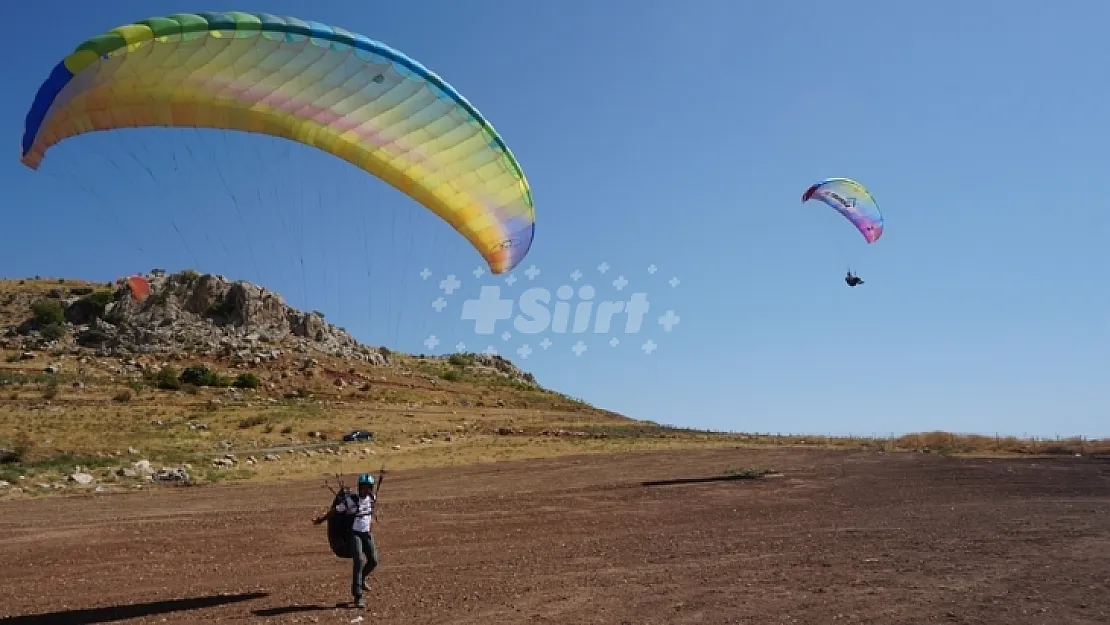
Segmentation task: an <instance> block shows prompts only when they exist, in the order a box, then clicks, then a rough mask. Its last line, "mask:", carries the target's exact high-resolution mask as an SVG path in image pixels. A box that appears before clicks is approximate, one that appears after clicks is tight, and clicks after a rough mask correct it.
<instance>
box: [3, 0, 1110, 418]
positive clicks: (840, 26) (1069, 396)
mask: <svg viewBox="0 0 1110 625" xmlns="http://www.w3.org/2000/svg"><path fill="white" fill-rule="evenodd" d="M198 10H244V11H257V12H270V13H275V14H286V15H294V16H297V17H300V18H302V19H311V20H317V21H321V22H324V23H331V24H336V25H340V26H343V27H345V28H347V29H348V30H351V31H355V32H361V33H363V34H366V35H367V36H369V37H370V38H372V39H376V40H379V41H382V42H385V43H387V44H389V45H391V46H393V47H395V48H397V49H399V50H401V51H403V52H405V53H407V54H409V55H410V56H412V57H414V58H416V59H417V60H419V61H420V62H422V63H423V64H425V65H426V66H428V67H429V68H430V69H432V70H433V71H435V72H437V73H439V74H440V75H441V76H443V77H444V78H445V79H446V80H447V81H448V82H450V83H451V84H453V85H454V86H455V87H456V88H457V89H458V90H459V91H460V92H461V93H462V94H463V95H464V96H466V97H467V98H468V99H470V101H471V102H472V103H474V104H475V105H476V106H477V107H478V108H479V109H480V110H481V111H482V112H483V113H484V114H485V115H486V116H487V117H488V118H489V119H490V120H491V121H492V122H493V124H494V125H495V127H496V128H497V129H498V131H499V132H500V133H501V134H502V135H503V136H504V137H505V139H506V141H507V142H508V144H509V146H510V147H511V148H512V149H513V151H514V152H515V154H516V156H517V157H518V159H519V160H520V162H521V163H522V165H523V167H524V170H525V173H526V175H527V176H528V178H529V181H530V183H531V185H532V188H533V190H534V193H535V199H536V204H537V234H536V240H535V244H534V246H533V248H532V252H531V254H530V255H529V257H528V258H527V259H526V260H525V262H524V263H523V265H522V266H521V267H520V268H518V270H517V271H515V272H514V275H515V277H516V278H517V279H518V280H519V281H518V282H516V283H515V284H514V285H512V286H509V285H508V284H507V283H505V282H503V281H502V280H500V279H496V280H494V279H491V278H490V276H489V275H488V274H487V275H485V276H482V277H481V279H475V278H474V276H473V275H472V274H471V271H472V270H473V269H474V268H476V267H479V266H480V265H482V264H483V263H482V261H481V259H480V257H479V256H478V255H477V253H476V252H474V251H473V250H471V249H470V248H469V247H468V246H467V245H466V244H465V241H463V240H462V239H461V237H458V236H457V235H455V234H454V233H453V232H452V231H451V230H450V229H448V228H447V227H445V226H444V225H443V224H441V223H439V222H438V221H436V220H435V218H434V217H433V216H431V215H430V213H428V212H427V211H426V210H424V209H422V208H421V207H419V206H417V205H415V203H414V202H412V201H411V200H409V199H408V198H407V197H405V196H403V195H402V194H400V193H399V192H397V191H395V190H393V189H392V188H390V187H387V186H386V185H384V184H383V183H381V182H379V181H377V180H375V179H372V178H371V177H370V176H369V175H367V174H363V173H361V172H359V171H358V170H355V169H354V168H352V167H350V166H348V165H346V164H345V163H343V162H341V161H338V160H337V159H334V158H332V157H330V156H329V155H326V154H322V153H320V152H317V151H313V150H310V149H307V148H304V147H303V146H298V145H294V144H290V143H289V142H281V141H277V140H272V139H270V138H266V137H255V136H242V135H235V134H233V133H219V132H205V133H199V132H196V131H194V130H186V131H160V130H147V131H127V132H119V133H97V134H94V135H85V136H82V137H78V138H75V139H70V140H69V141H68V142H65V143H63V144H60V145H59V146H57V147H55V148H54V149H53V150H51V152H50V153H49V154H48V155H47V157H46V160H45V162H44V165H43V167H42V169H40V170H39V171H38V172H33V171H31V170H29V169H27V168H26V167H24V166H23V165H21V164H20V163H19V162H18V158H17V147H18V144H19V141H20V138H21V136H22V132H23V119H24V116H25V114H26V111H27V109H28V107H29V106H30V104H31V100H32V98H33V97H34V94H35V92H36V90H37V89H38V87H39V85H40V84H41V82H42V81H43V80H44V79H45V78H46V76H47V74H48V73H49V71H50V69H51V68H52V67H53V66H54V65H55V64H56V63H57V62H58V61H59V60H60V59H61V58H62V57H63V56H64V55H65V54H67V53H68V52H69V51H70V50H72V48H73V47H74V46H75V45H77V44H78V43H80V42H81V41H83V40H84V39H86V38H88V37H89V36H92V35H95V34H98V33H100V32H103V31H105V30H108V29H110V28H112V27H115V26H117V25H120V24H124V23H129V22H132V21H135V20H137V19H142V18H145V17H149V16H153V15H163V14H169V13H173V12H189V11H198ZM7 11H8V14H9V23H11V24H14V25H18V26H17V27H15V28H14V29H13V30H12V31H11V32H10V33H9V35H8V36H7V37H5V38H4V39H3V40H2V41H0V53H2V54H3V55H4V56H5V58H7V59H8V64H7V69H6V70H5V74H4V75H5V78H4V83H5V84H4V87H5V89H4V90H5V94H4V97H3V98H0V119H4V120H7V122H6V123H5V124H4V126H3V127H4V130H3V135H2V139H3V141H4V142H6V144H7V145H8V146H9V148H10V150H9V155H10V156H9V158H7V159H4V160H3V161H2V162H0V184H3V187H4V189H5V191H6V193H5V194H4V206H5V209H6V210H5V213H6V214H5V217H4V222H3V223H4V225H3V228H2V229H0V253H2V269H0V273H2V274H3V275H5V276H10V277H23V276H30V275H35V274H40V275H49V276H67V277H79V278H86V279H95V280H105V281H108V280H112V279H115V278H116V277H119V276H121V275H125V274H128V273H133V272H142V271H148V270H149V269H151V268H153V267H165V268H167V269H170V270H179V269H183V268H186V267H196V268H199V269H201V270H203V271H211V272H214V273H220V274H224V275H227V276H229V277H231V278H235V279H245V280H249V281H251V282H256V283H262V284H264V285H266V286H268V287H271V288H273V289H275V290H277V291H279V292H281V293H283V294H285V296H286V297H287V299H288V300H289V302H290V303H291V304H293V305H295V306H298V307H304V308H312V309H318V310H321V311H323V312H325V313H326V315H327V317H328V319H329V320H331V321H333V322H335V323H337V324H338V325H342V326H344V327H346V328H348V329H349V330H351V331H352V332H353V333H354V334H355V335H356V336H357V337H358V338H360V339H361V340H363V341H366V342H370V343H373V344H383V343H384V344H386V345H389V346H391V347H394V348H399V349H403V350H405V351H412V352H417V353H419V352H428V353H449V352H451V351H453V346H454V345H455V344H456V343H457V342H463V343H465V344H466V346H467V347H466V348H467V349H468V350H474V351H479V350H482V349H484V348H486V347H487V346H489V345H493V346H494V347H495V348H496V349H498V350H499V351H500V352H501V353H502V354H504V355H506V356H508V357H510V358H512V359H513V360H514V361H516V362H518V363H519V364H521V365H522V366H523V367H525V368H526V369H529V370H531V371H533V372H534V373H535V374H536V375H537V377H538V378H539V380H540V381H541V382H542V383H544V384H545V385H547V386H550V387H554V388H556V389H558V390H561V391H564V392H566V393H568V394H570V395H574V396H578V397H582V398H584V399H586V400H588V401H590V402H592V403H595V404H597V405H600V406H603V407H606V408H610V409H613V410H617V411H620V412H623V413H625V414H628V415H630V416H635V417H639V418H647V419H653V420H656V421H660V422H665V423H672V424H680V425H690V426H696V427H703V428H713V429H724V430H745V431H770V432H807V433H809V432H820V433H855V434H884V435H885V434H889V433H892V432H894V433H899V432H906V431H920V430H928V429H948V430H954V431H963V432H971V431H974V432H985V433H994V432H998V433H1009V434H1016V435H1021V434H1037V435H1049V436H1051V435H1056V434H1059V435H1074V434H1086V435H1090V436H1106V435H1110V383H1108V382H1110V353H1108V350H1107V347H1108V345H1110V332H1108V329H1110V311H1108V304H1110V285H1108V283H1107V275H1108V269H1110V246H1108V241H1110V216H1108V215H1110V211H1108V210H1107V202H1108V200H1107V199H1106V193H1105V192H1104V191H1103V189H1104V186H1105V180H1106V177H1107V174H1108V172H1110V152H1108V151H1107V149H1106V145H1107V144H1108V142H1110V141H1108V140H1110V124H1107V115H1108V111H1110V88H1108V87H1107V85H1108V84H1110V83H1108V82H1107V75H1108V74H1107V67H1108V65H1107V59H1110V38H1107V37H1106V36H1105V32H1104V25H1105V24H1106V23H1107V22H1108V21H1110V3H1106V2H1101V1H1097V0H1090V1H1082V0H1073V1H1070V2H1061V3H1034V2H1029V1H1027V0H1007V1H1001V0H998V1H988V0H982V1H980V2H971V3H968V2H957V1H955V0H949V1H943V2H933V3H926V4H922V3H906V2H888V1H882V0H874V1H869V2H864V1H852V2H840V3H828V2H820V1H817V0H814V1H806V2H802V1H798V0H787V1H783V2H771V3H765V2H763V3H757V2H751V1H738V0H719V1H717V0H696V1H693V2H688V3H683V2H674V1H669V0H653V1H649V0H644V1H638V2H627V1H617V0H605V1H585V0H581V1H579V0H560V1H559V2H552V3H512V4H511V3H507V2H505V0H473V1H468V2H454V1H446V0H442V1H437V2H432V1H411V2H391V3H381V2H365V1H363V2H326V3H306V2H303V1H301V0H297V1H293V0H266V1H259V0H240V1H239V2H238V3H237V4H236V5H228V6H226V7H220V6H212V5H203V6H202V5H198V4H196V3H189V2H171V1H161V0H159V1H150V0H143V1H141V2H140V1H123V0H115V1H113V2H103V3H92V4H90V3H79V2H71V1H69V0H64V1H63V0H40V1H37V2H26V3H13V4H12V5H11V6H10V7H8V8H7ZM833 176H846V177H851V178H855V179H857V180H860V181H861V182H863V183H864V184H865V185H867V186H868V188H869V189H870V190H871V191H872V193H873V194H874V195H875V196H876V198H877V200H878V202H879V206H880V208H881V209H882V210H883V212H884V214H885V216H886V232H885V234H884V236H883V238H882V239H881V240H880V241H879V242H878V243H876V244H875V245H872V246H867V245H866V244H865V243H864V241H863V239H862V237H860V236H859V234H858V233H857V232H856V231H855V230H854V229H852V228H851V226H850V224H848V222H847V221H845V220H843V219H841V218H840V217H839V216H837V215H836V214H835V213H833V211H832V210H831V209H829V208H827V207H825V206H824V205H820V204H816V203H810V204H806V205H804V206H803V205H801V204H800V197H801V194H802V192H803V191H804V190H805V189H806V187H808V186H809V185H810V184H812V183H814V182H816V181H818V180H820V179H823V178H826V177H833ZM225 181H226V182H225ZM602 262H605V263H608V265H609V266H610V267H611V269H610V270H609V271H608V272H607V273H606V274H601V273H599V271H598V270H597V269H596V267H597V266H598V265H599V264H601V263H602ZM848 263H851V264H852V267H853V268H854V269H856V270H857V271H858V272H859V273H860V275H861V276H862V277H863V278H864V279H865V280H866V284H865V285H864V286H862V287H860V288H857V289H849V288H848V287H847V286H846V285H845V284H844V282H843V280H842V277H843V274H844V271H845V269H846V268H847V265H848ZM532 264H534V265H535V266H536V267H537V268H539V270H540V274H539V275H538V276H536V277H535V279H534V280H533V281H532V284H526V283H527V282H528V280H527V278H525V277H524V275H523V270H524V269H525V268H526V267H528V266H529V265H532ZM650 265H654V266H656V267H657V268H658V271H657V272H656V273H654V274H651V273H648V271H647V268H648V267H649V266H650ZM424 268H428V269H429V270H430V271H431V274H432V277H430V278H429V279H428V280H422V279H421V277H420V276H419V275H418V274H419V273H420V271H421V270H422V269H424ZM576 269H577V270H580V271H581V272H582V274H583V277H582V278H581V280H580V281H579V282H577V283H575V282H573V281H571V279H570V277H569V276H570V274H571V272H573V271H575V270H576ZM448 274H453V275H455V276H456V277H457V278H458V279H459V281H460V282H461V283H462V284H461V286H460V288H459V289H458V291H456V292H454V293H453V295H452V296H451V297H447V298H446V299H447V300H448V301H449V304H450V305H449V307H448V308H446V309H444V310H443V311H441V312H436V310H435V309H433V308H432V306H431V302H432V301H433V300H435V299H436V297H438V295H441V294H442V293H441V292H439V291H437V284H438V282H439V280H441V279H442V278H444V277H445V276H446V275H448ZM618 275H623V276H625V277H626V279H627V281H628V282H629V286H628V287H627V288H626V289H625V290H624V291H622V292H619V293H618V292H617V291H616V290H615V289H614V288H613V287H612V285H611V282H612V280H613V279H615V278H616V277H617V276H618ZM673 277H677V278H678V279H679V282H678V285H677V286H675V287H672V286H670V285H669V284H668V283H667V282H668V281H669V280H670V279H671V278H673ZM587 283H589V284H591V285H592V286H595V287H596V289H597V291H598V293H599V295H598V297H597V298H596V299H612V298H616V297H617V296H620V295H627V294H628V293H631V292H635V291H639V292H644V293H646V294H647V297H648V299H649V301H650V302H651V310H650V312H649V313H648V315H647V316H646V317H645V324H644V327H643V328H642V329H641V330H640V332H639V333H638V334H636V335H623V334H620V333H610V334H605V335H597V334H588V335H586V336H584V337H577V336H575V337H572V336H568V335H558V334H553V333H547V334H544V335H543V336H537V335H533V336H522V335H520V333H517V332H514V333H513V335H512V336H511V337H510V338H508V339H502V338H501V337H500V336H499V334H500V328H499V329H498V335H494V336H487V337H479V336H476V335H475V334H474V332H473V328H472V327H468V326H467V325H466V324H465V323H464V322H462V321H460V320H459V310H460V306H461V299H462V298H463V297H473V296H476V295H477V293H478V289H479V287H480V286H481V285H494V284H499V285H501V286H502V290H503V292H505V293H516V294H519V293H520V292H521V291H522V290H523V288H524V287H526V286H543V287H545V288H548V289H551V290H554V289H555V288H556V287H558V286H560V285H562V284H574V285H575V286H576V287H577V286H580V285H582V284H587ZM666 310H673V311H674V312H675V314H676V315H678V316H679V317H680V323H679V324H678V325H677V326H674V327H672V330H671V331H670V332H665V331H663V329H662V328H661V327H660V326H659V325H658V324H657V323H656V322H655V320H656V318H657V317H659V316H660V315H662V314H663V313H664V312H665V311H666ZM508 329H510V330H511V328H508ZM429 335H435V336H436V337H437V339H438V340H439V341H440V342H439V344H437V345H436V347H435V348H433V349H429V348H427V347H425V346H424V345H423V344H422V342H423V341H424V340H425V339H426V338H427V337H428V336H429ZM614 336H615V337H617V338H619V339H620V343H619V344H618V345H617V346H615V347H614V346H611V345H610V344H609V343H608V341H609V339H610V338H613V337H614ZM543 337H548V338H549V339H550V340H551V345H550V347H549V348H548V349H547V350H543V349H542V348H540V347H539V341H540V340H541V339H542V338H543ZM579 338H582V340H584V341H585V342H586V343H587V344H588V350H587V351H586V352H584V353H582V354H581V355H577V356H576V355H575V353H574V352H572V351H571V349H570V348H571V346H572V345H573V343H574V342H575V341H577V340H579ZM648 339H651V340H652V341H654V343H655V344H657V345H658V349H656V350H655V351H654V352H653V353H651V354H650V355H645V354H644V353H643V352H642V351H641V350H640V349H639V347H640V345H641V344H642V343H644V342H645V341H647V340H648ZM523 343H529V344H530V346H531V347H532V348H533V349H534V353H532V354H531V355H530V357H529V358H528V359H526V360H524V359H521V358H519V357H518V356H517V355H516V354H515V353H514V352H515V350H516V349H518V348H519V347H520V346H521V345H522V344H523Z"/></svg>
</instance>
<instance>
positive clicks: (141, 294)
mask: <svg viewBox="0 0 1110 625" xmlns="http://www.w3.org/2000/svg"><path fill="white" fill-rule="evenodd" d="M127 289H128V290H129V291H131V297H133V298H135V301H137V302H145V301H146V298H148V297H150V282H148V281H147V279H146V278H144V277H142V276H131V277H129V278H128V279H127Z"/></svg>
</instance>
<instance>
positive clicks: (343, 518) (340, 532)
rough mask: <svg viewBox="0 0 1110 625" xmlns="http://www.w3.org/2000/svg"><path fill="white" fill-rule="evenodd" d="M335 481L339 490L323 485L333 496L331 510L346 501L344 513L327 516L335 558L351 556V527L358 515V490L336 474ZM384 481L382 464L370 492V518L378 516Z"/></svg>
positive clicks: (330, 543) (329, 541)
mask: <svg viewBox="0 0 1110 625" xmlns="http://www.w3.org/2000/svg"><path fill="white" fill-rule="evenodd" d="M335 477H336V481H337V482H338V483H339V490H336V489H334V488H332V487H331V486H330V485H329V484H328V483H327V482H324V486H325V487H327V489H328V490H330V491H331V492H332V494H333V495H334V497H333V498H332V501H331V507H332V510H335V507H336V506H338V505H339V503H340V502H342V501H346V502H347V512H346V513H344V514H332V515H331V516H330V517H328V546H329V547H331V552H332V553H334V554H335V557H337V558H345V559H350V558H351V538H352V534H353V533H352V529H353V527H354V524H355V519H356V518H357V517H358V516H359V515H358V491H357V490H356V491H352V490H351V489H350V488H348V487H347V485H346V484H344V483H343V480H342V478H340V477H339V476H338V475H336V476H335ZM383 481H385V466H384V465H383V466H382V468H381V471H380V472H379V473H378V480H377V483H376V484H374V490H373V492H371V493H370V501H371V502H372V504H373V507H372V508H371V509H370V518H371V519H375V520H376V519H377V518H378V505H377V504H378V492H379V491H380V490H381V489H382V482H383Z"/></svg>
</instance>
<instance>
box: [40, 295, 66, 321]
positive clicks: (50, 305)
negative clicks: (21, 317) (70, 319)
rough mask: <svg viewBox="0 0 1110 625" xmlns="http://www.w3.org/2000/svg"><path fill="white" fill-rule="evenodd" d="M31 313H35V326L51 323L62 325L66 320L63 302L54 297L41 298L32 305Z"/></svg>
mask: <svg viewBox="0 0 1110 625" xmlns="http://www.w3.org/2000/svg"><path fill="white" fill-rule="evenodd" d="M31 314H33V315H34V320H35V327H37V328H43V327H46V326H48V325H51V324H58V325H61V324H63V323H65V321H66V315H65V311H63V310H62V304H61V302H58V301H57V300H52V299H40V300H39V301H37V302H35V303H34V304H32V305H31Z"/></svg>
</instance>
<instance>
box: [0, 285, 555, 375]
mask: <svg viewBox="0 0 1110 625" xmlns="http://www.w3.org/2000/svg"><path fill="white" fill-rule="evenodd" d="M141 278H143V279H144V280H145V281H146V283H147V284H148V285H149V289H150V292H149V295H148V296H145V297H143V298H141V299H140V298H139V297H136V296H135V295H134V294H133V293H132V292H131V291H130V289H129V288H128V286H127V284H126V283H121V284H107V285H104V284H100V285H94V284H89V283H84V282H74V281H67V280H64V279H63V280H57V281H49V280H41V279H37V280H31V281H28V280H20V281H18V282H16V283H15V284H10V283H9V284H8V285H6V287H7V288H4V289H3V291H2V292H0V293H2V295H0V298H2V299H0V327H4V328H5V329H4V331H3V339H0V347H2V348H4V349H14V350H21V351H28V350H30V351H50V352H51V353H59V354H74V355H81V354H84V355H86V356H98V357H102V358H103V357H121V356H126V357H130V356H137V355H143V354H145V355H161V356H163V357H169V358H170V359H177V360H180V359H182V358H188V357H192V358H208V359H217V360H220V361H222V362H225V363H227V364H229V365H231V366H233V367H237V368H243V367H247V368H250V367H255V366H260V365H262V364H263V363H266V362H278V361H289V360H296V359H298V358H299V359H300V360H301V361H302V363H309V364H311V362H312V357H313V356H320V355H323V356H330V357H333V358H337V359H342V360H350V361H360V362H363V363H367V364H370V365H374V366H388V365H389V364H390V363H391V360H390V357H391V355H392V352H391V351H390V350H389V349H388V348H384V347H370V346H367V345H362V344H360V343H359V342H358V341H357V340H356V339H355V338H354V337H353V336H351V335H350V334H349V333H348V332H347V331H346V330H344V329H343V328H340V327H337V326H335V325H333V324H331V323H328V322H327V321H325V320H324V317H323V315H322V314H321V313H319V312H303V311H300V310H296V309H294V308H292V307H290V306H289V305H287V304H286V303H285V300H284V299H283V298H282V296H281V295H279V294H278V293H275V292H273V291H269V290H267V289H265V288H263V287H259V286H255V285H252V284H250V283H248V282H243V281H230V280H228V279H227V278H225V277H223V276H217V275H211V274H204V275H202V274H199V273H197V272H194V271H183V272H180V273H176V274H166V273H165V272H163V271H160V270H154V271H152V272H151V273H150V274H148V275H146V276H141ZM144 295H145V294H144ZM27 357H28V358H29V357H30V355H28V356H27ZM455 359H456V361H457V360H458V357H457V356H456V357H455ZM465 359H466V361H467V363H468V364H470V365H473V366H475V367H479V368H482V369H485V370H488V371H491V372H497V373H498V374H500V375H502V376H504V377H506V378H508V379H510V380H512V381H514V382H518V383H520V384H524V385H530V386H535V387H536V388H537V389H539V388H540V387H539V386H538V385H537V384H536V383H535V378H534V377H533V376H532V374H530V373H527V372H525V371H522V370H521V369H519V368H518V367H516V366H515V365H514V364H513V363H512V362H510V361H508V360H506V359H505V358H503V357H501V356H491V355H486V354H467V355H465ZM128 362H137V361H136V360H134V359H128Z"/></svg>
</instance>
